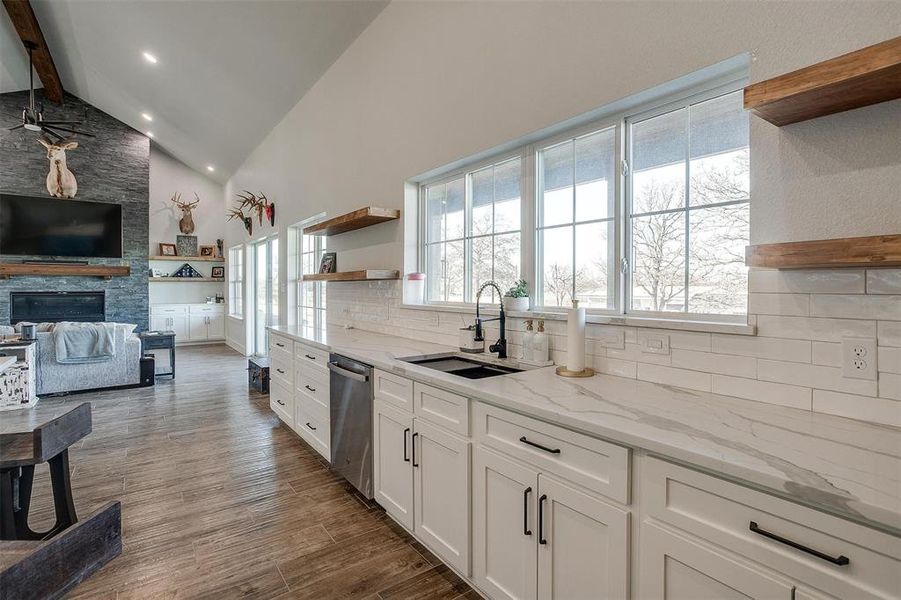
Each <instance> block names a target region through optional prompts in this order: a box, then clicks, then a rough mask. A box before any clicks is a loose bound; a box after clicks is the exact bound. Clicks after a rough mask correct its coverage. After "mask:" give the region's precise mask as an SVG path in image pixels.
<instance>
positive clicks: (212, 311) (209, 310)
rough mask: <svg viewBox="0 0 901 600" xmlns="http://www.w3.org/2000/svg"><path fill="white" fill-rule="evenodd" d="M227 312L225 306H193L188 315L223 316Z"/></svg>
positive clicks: (189, 308)
mask: <svg viewBox="0 0 901 600" xmlns="http://www.w3.org/2000/svg"><path fill="white" fill-rule="evenodd" d="M224 312H225V306H224V305H223V304H191V305H190V306H188V313H190V314H192V315H221V314H223V313H224Z"/></svg>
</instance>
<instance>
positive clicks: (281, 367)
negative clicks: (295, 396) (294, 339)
mask: <svg viewBox="0 0 901 600" xmlns="http://www.w3.org/2000/svg"><path fill="white" fill-rule="evenodd" d="M269 378H270V380H271V381H276V382H277V383H279V384H280V385H283V386H285V387H286V388H288V389H289V390H292V391H293V390H294V369H293V368H292V367H291V361H288V360H285V359H284V357H283V356H282V355H281V354H280V353H273V354H272V355H271V356H270V357H269Z"/></svg>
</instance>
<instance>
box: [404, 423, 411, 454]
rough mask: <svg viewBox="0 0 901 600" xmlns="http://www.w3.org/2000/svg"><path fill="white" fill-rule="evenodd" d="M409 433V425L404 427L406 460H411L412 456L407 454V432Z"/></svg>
mask: <svg viewBox="0 0 901 600" xmlns="http://www.w3.org/2000/svg"><path fill="white" fill-rule="evenodd" d="M408 433H410V428H409V427H407V428H406V429H404V462H410V456H409V455H408V454H407V434H408Z"/></svg>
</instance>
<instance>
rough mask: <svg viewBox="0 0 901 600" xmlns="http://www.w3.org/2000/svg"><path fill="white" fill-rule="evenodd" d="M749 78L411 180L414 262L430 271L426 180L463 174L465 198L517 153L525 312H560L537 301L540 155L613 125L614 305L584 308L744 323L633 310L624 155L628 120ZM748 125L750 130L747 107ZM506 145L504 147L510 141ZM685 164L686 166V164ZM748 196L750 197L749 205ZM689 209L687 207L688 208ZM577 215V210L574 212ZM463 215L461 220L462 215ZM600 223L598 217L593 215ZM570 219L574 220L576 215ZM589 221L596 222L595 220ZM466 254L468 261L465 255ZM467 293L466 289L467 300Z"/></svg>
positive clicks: (744, 317) (711, 84)
mask: <svg viewBox="0 0 901 600" xmlns="http://www.w3.org/2000/svg"><path fill="white" fill-rule="evenodd" d="M747 82H748V76H747V73H746V72H743V73H730V74H727V75H723V76H720V77H713V78H710V79H707V80H706V81H704V82H701V83H698V84H696V85H693V86H691V87H688V88H686V89H683V90H681V91H679V92H676V93H670V94H666V95H663V96H660V97H658V98H656V99H654V100H651V101H644V102H636V103H634V104H632V105H631V106H627V107H626V108H623V109H620V110H616V111H615V112H611V113H610V114H607V115H604V116H603V117H600V118H594V119H591V120H589V121H586V122H584V123H581V124H579V125H576V126H571V127H566V128H565V129H560V130H559V131H557V132H554V133H552V134H550V135H547V136H545V137H542V138H540V139H536V140H532V141H529V142H528V143H524V144H522V145H518V146H515V147H514V148H513V149H507V150H504V151H502V152H498V153H496V154H492V155H487V156H485V157H484V158H480V159H479V160H476V161H473V162H467V163H464V164H462V165H459V163H458V165H459V166H456V167H455V168H453V169H451V170H448V171H446V172H444V173H439V174H437V175H433V176H430V177H428V178H423V179H422V180H419V181H416V182H415V184H416V186H417V188H418V189H417V210H418V213H419V214H418V226H417V229H416V231H417V236H418V240H417V243H416V265H417V269H418V270H419V271H421V272H425V273H426V277H427V278H428V277H429V274H428V272H427V270H426V269H427V264H426V263H427V255H426V249H427V248H426V247H427V245H428V244H427V242H426V239H427V231H426V229H427V227H428V223H427V214H428V213H427V205H426V202H427V198H426V190H427V188H428V187H429V186H433V185H436V184H441V183H448V182H450V181H453V180H455V179H459V178H461V177H463V178H464V183H465V186H466V187H465V189H466V201H467V202H468V201H469V195H468V193H469V190H468V186H469V179H470V175H471V174H472V173H474V172H476V171H479V170H481V169H484V168H485V167H488V166H491V165H496V164H500V163H503V162H505V161H507V160H510V159H512V158H515V157H519V158H520V160H521V183H520V244H521V247H520V274H521V277H523V278H526V279H528V281H529V284H530V285H529V295H530V297H531V299H532V301H533V303H534V306H532V308H531V309H530V310H529V312H532V313H544V314H554V313H562V312H564V311H565V310H566V307H557V306H546V305H545V304H544V303H543V302H540V303H539V302H538V301H539V300H540V299H541V298H540V290H539V288H540V285H541V284H542V282H543V280H542V277H543V274H542V273H541V272H540V271H541V267H542V264H541V260H540V259H541V246H540V232H541V229H539V226H538V223H539V222H540V218H539V214H538V211H539V209H540V208H541V206H540V199H539V193H540V191H541V181H540V178H541V172H540V153H541V151H543V150H545V149H547V148H550V147H552V146H555V145H557V144H560V143H564V142H566V141H567V140H574V139H577V138H580V137H584V136H588V135H591V134H592V133H596V132H600V131H603V130H605V129H609V128H611V127H613V128H614V137H615V150H614V165H615V166H616V169H617V173H616V177H615V181H614V194H615V199H614V203H613V213H614V214H613V218H612V221H613V223H614V228H613V229H614V232H613V235H614V244H613V247H614V249H615V252H614V256H611V257H608V265H610V267H609V268H612V269H613V271H614V277H613V281H614V285H615V290H614V293H613V297H614V307H613V308H597V307H594V308H587V309H586V312H587V313H588V314H589V315H595V316H600V317H614V318H629V319H638V320H644V321H652V320H660V321H670V322H683V323H693V322H696V323H717V324H725V325H745V324H747V323H748V322H749V314H750V313H749V312H748V311H747V309H746V311H745V313H744V314H734V315H730V314H717V313H696V312H687V311H686V312H675V311H642V310H631V309H630V305H631V301H632V297H631V296H632V294H631V285H632V281H631V259H632V257H631V251H630V247H631V246H630V245H631V239H630V235H631V228H630V225H631V223H630V218H631V216H630V205H629V203H630V198H631V192H632V189H631V186H632V172H631V169H630V168H629V166H628V165H629V164H630V163H631V160H629V161H628V162H627V161H626V160H625V159H626V157H629V159H631V140H630V139H629V138H630V136H629V135H628V131H629V130H628V127H629V124H630V123H633V122H635V121H639V120H645V119H647V118H651V117H653V116H659V115H661V114H665V113H667V112H671V111H672V110H676V109H678V108H680V107H687V106H689V105H692V104H697V103H700V102H704V101H706V100H711V99H714V98H717V97H719V96H723V95H727V94H729V93H733V92H737V91H740V90H742V89H743V88H744V86H745V85H747ZM746 114H748V116H749V124H748V127H749V129H750V113H747V111H746ZM508 148H509V146H508ZM687 168H688V166H687V165H686V169H687ZM750 202H751V198H750V194H749V199H748V201H747V204H748V206H749V207H750ZM741 203H744V201H730V202H724V203H715V204H711V205H704V206H710V207H713V206H729V205H737V204H741ZM688 210H690V209H686V213H687V212H688ZM573 219H575V214H574V215H573ZM464 221H465V219H464ZM597 221H601V220H597ZM574 222H575V221H574ZM592 222H594V221H592ZM469 227H470V224H468V223H465V222H464V228H465V230H464V238H463V239H464V240H467V239H468V238H467V237H466V236H467V231H466V229H467V228H469ZM626 257H629V263H628V265H627V264H626V263H625V262H624V258H626ZM467 260H468V259H467ZM466 267H467V268H466V270H465V273H466V275H465V276H464V286H469V285H470V282H469V280H470V279H471V271H470V270H469V269H468V267H469V265H466ZM466 297H468V295H467V293H466V291H464V298H466ZM425 305H426V306H429V307H433V308H435V309H437V310H440V309H441V308H442V307H446V308H448V309H472V308H474V307H475V303H474V301H473V302H443V301H433V300H429V299H428V294H426V298H425Z"/></svg>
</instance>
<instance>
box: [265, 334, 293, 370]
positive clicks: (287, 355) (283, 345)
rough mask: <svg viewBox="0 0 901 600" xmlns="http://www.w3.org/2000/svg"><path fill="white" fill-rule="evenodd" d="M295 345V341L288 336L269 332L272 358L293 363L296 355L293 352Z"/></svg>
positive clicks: (270, 355)
mask: <svg viewBox="0 0 901 600" xmlns="http://www.w3.org/2000/svg"><path fill="white" fill-rule="evenodd" d="M293 347H294V342H292V341H291V340H289V339H288V338H285V337H282V336H280V335H275V334H274V333H270V334H269V357H270V358H271V359H272V360H281V361H284V362H286V363H288V364H291V363H292V362H293V361H294V357H293V356H292V354H291V348H293Z"/></svg>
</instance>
